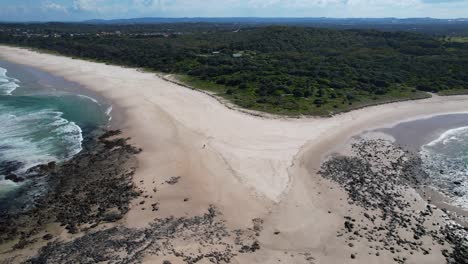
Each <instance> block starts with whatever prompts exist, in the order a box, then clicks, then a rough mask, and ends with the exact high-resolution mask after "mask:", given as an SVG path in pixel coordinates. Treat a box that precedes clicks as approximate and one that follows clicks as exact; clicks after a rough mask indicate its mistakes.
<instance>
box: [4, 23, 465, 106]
mask: <svg viewBox="0 0 468 264" xmlns="http://www.w3.org/2000/svg"><path fill="white" fill-rule="evenodd" d="M73 30H74V31H73V32H75V31H76V30H79V28H78V29H77V28H75V27H74V28H73ZM42 31H44V29H42ZM61 32H62V35H61V36H60V37H43V36H42V37H41V36H27V37H26V36H24V35H15V36H13V34H12V33H11V32H3V33H2V32H0V42H2V43H9V44H15V45H23V46H30V47H36V48H40V49H47V50H52V51H56V52H59V53H61V54H65V55H71V56H78V57H84V58H90V59H95V60H100V61H106V62H111V63H116V64H123V65H130V66H135V67H144V68H148V69H151V70H156V71H162V72H168V73H177V74H181V75H183V76H187V77H185V78H184V79H185V80H186V81H188V82H191V83H192V84H194V85H195V86H197V87H200V88H207V89H212V90H214V91H216V92H218V93H219V94H221V95H222V96H225V97H227V98H229V99H231V100H232V101H234V102H235V103H237V104H239V105H241V106H243V107H248V108H252V109H258V110H264V111H271V112H277V113H294V114H298V113H301V114H328V113H331V112H337V111H341V110H347V109H350V108H354V107H359V106H362V105H366V104H372V103H379V102H383V101H389V100H399V99H408V98H417V97H421V96H424V95H423V94H422V93H421V92H420V91H430V92H438V91H445V90H462V89H465V88H468V44H466V43H454V42H448V41H445V40H440V39H437V38H433V37H431V36H428V35H419V34H411V33H402V32H394V33H391V32H380V31H375V30H331V29H317V28H302V27H280V26H276V27H263V28H251V29H244V30H242V31H238V32H231V31H227V30H209V31H192V32H188V33H185V34H174V33H172V34H169V35H166V36H161V35H146V36H145V35H144V34H108V35H106V34H101V35H99V36H98V35H96V34H94V33H93V34H83V35H76V34H75V35H74V36H71V35H70V34H68V33H71V32H68V33H67V34H64V33H63V32H66V31H65V30H63V29H62V30H61Z"/></svg>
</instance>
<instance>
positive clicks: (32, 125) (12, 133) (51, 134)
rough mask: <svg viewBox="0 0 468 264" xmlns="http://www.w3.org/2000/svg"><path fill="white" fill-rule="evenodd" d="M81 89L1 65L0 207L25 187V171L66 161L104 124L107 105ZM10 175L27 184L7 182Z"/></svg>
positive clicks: (42, 74)
mask: <svg viewBox="0 0 468 264" xmlns="http://www.w3.org/2000/svg"><path fill="white" fill-rule="evenodd" d="M82 91H84V90H83V89H82V88H81V87H79V85H77V84H74V83H70V82H67V81H65V80H63V79H60V78H58V77H55V76H52V75H49V74H47V73H45V72H41V71H38V70H35V69H32V68H28V67H25V66H19V65H15V64H11V63H8V62H4V61H0V207H1V204H3V205H4V204H5V199H11V198H12V197H14V194H15V193H16V192H18V191H19V190H21V189H22V188H24V187H25V186H27V183H28V178H27V177H28V175H27V173H26V172H27V170H28V169H29V168H31V167H34V166H36V165H39V164H46V163H49V162H51V161H55V162H62V161H66V160H68V159H70V158H71V157H73V156H74V155H76V154H77V153H79V152H80V151H81V150H82V149H83V144H85V141H86V139H87V138H89V137H92V136H93V135H94V134H96V133H98V131H102V128H105V127H106V126H108V124H109V121H110V110H111V109H112V108H111V106H110V105H109V104H107V103H105V102H100V101H98V100H96V99H95V98H93V97H92V96H90V95H87V94H85V93H83V92H82ZM9 175H10V177H8V176H9ZM11 175H16V176H18V177H22V178H24V179H25V181H23V182H13V181H11V180H7V179H5V178H6V177H7V178H11ZM2 200H3V201H2Z"/></svg>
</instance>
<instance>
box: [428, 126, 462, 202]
mask: <svg viewBox="0 0 468 264" xmlns="http://www.w3.org/2000/svg"><path fill="white" fill-rule="evenodd" d="M421 158H422V161H423V167H424V170H425V171H426V172H427V174H428V175H429V177H430V180H431V181H432V184H433V185H434V186H435V187H437V188H438V189H439V190H440V191H441V192H442V193H444V194H445V195H447V196H448V197H449V198H450V200H451V202H452V204H454V205H456V206H459V207H461V208H464V209H468V127H459V128H455V129H450V130H448V131H446V132H444V133H443V134H442V135H440V136H439V137H438V138H437V139H435V140H434V141H432V142H430V143H428V144H426V145H424V146H422V148H421Z"/></svg>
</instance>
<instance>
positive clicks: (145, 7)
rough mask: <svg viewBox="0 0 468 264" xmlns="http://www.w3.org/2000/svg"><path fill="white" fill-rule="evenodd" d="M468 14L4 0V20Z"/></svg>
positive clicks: (237, 3) (351, 2)
mask: <svg viewBox="0 0 468 264" xmlns="http://www.w3.org/2000/svg"><path fill="white" fill-rule="evenodd" d="M148 16H151V17H240V16H241V17H246V16H250V17H252V16H256V17H435V18H466V17H468V0H0V20H1V21H32V20H34V21H37V20H40V21H79V20H86V19H92V18H101V19H112V18H134V17H148Z"/></svg>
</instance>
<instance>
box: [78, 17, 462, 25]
mask: <svg viewBox="0 0 468 264" xmlns="http://www.w3.org/2000/svg"><path fill="white" fill-rule="evenodd" d="M83 22H84V23H89V24H160V23H240V24H332V25H337V24H341V25H362V24H391V25H395V24H402V25H408V24H444V25H447V24H467V25H468V19H467V18H457V19H435V18H405V19H399V18H391V17H390V18H325V17H304V18H292V17H283V18H281V17H268V18H261V17H183V18H165V17H142V18H130V19H112V20H104V19H93V20H87V21H83Z"/></svg>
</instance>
